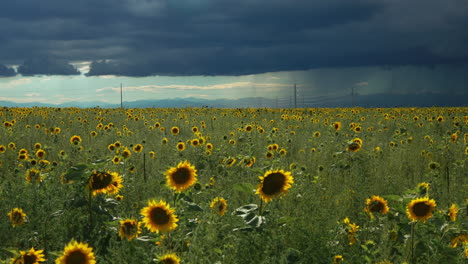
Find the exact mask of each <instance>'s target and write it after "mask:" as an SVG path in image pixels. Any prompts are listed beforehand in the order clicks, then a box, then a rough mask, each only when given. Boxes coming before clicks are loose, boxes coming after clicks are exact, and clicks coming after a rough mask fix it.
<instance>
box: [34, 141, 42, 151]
mask: <svg viewBox="0 0 468 264" xmlns="http://www.w3.org/2000/svg"><path fill="white" fill-rule="evenodd" d="M41 148H42V144H41V143H36V144H34V149H35V150H40V149H41Z"/></svg>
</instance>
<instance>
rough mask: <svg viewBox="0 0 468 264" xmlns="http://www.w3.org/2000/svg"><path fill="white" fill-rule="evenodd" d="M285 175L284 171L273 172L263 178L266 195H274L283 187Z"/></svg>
mask: <svg viewBox="0 0 468 264" xmlns="http://www.w3.org/2000/svg"><path fill="white" fill-rule="evenodd" d="M284 184H285V176H284V175H283V174H282V173H272V174H269V175H268V176H267V177H265V178H264V179H263V187H262V191H263V193H265V194H266V195H274V194H277V193H279V192H281V190H282V189H283V187H284Z"/></svg>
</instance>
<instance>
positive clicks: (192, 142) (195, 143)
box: [190, 138, 200, 147]
mask: <svg viewBox="0 0 468 264" xmlns="http://www.w3.org/2000/svg"><path fill="white" fill-rule="evenodd" d="M190 144H191V145H192V146H193V147H197V146H198V145H200V141H199V140H198V138H195V139H192V140H191V141H190Z"/></svg>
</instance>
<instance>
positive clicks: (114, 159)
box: [112, 156, 120, 164]
mask: <svg viewBox="0 0 468 264" xmlns="http://www.w3.org/2000/svg"><path fill="white" fill-rule="evenodd" d="M112 163H114V164H119V163H120V157H119V156H114V158H112Z"/></svg>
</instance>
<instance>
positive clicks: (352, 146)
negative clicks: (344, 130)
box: [346, 142, 361, 152]
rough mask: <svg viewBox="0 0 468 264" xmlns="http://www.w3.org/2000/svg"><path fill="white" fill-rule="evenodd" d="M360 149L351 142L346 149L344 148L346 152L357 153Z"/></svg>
mask: <svg viewBox="0 0 468 264" xmlns="http://www.w3.org/2000/svg"><path fill="white" fill-rule="evenodd" d="M360 149H361V145H360V144H359V143H356V142H351V143H349V144H348V147H347V148H346V150H347V151H351V152H358V151H359V150H360Z"/></svg>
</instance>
